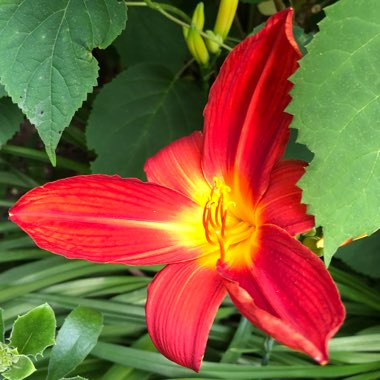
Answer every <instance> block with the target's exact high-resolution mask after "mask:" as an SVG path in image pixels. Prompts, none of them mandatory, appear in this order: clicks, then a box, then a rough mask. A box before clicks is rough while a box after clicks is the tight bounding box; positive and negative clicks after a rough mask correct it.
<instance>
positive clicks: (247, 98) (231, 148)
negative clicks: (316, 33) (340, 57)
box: [202, 9, 301, 203]
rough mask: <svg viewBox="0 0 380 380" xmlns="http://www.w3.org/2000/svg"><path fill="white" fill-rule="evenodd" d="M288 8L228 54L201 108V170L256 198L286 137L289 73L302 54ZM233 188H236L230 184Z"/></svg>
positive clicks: (264, 187) (287, 131)
mask: <svg viewBox="0 0 380 380" xmlns="http://www.w3.org/2000/svg"><path fill="white" fill-rule="evenodd" d="M292 15H293V12H292V10H291V9H288V10H285V11H283V12H280V13H277V14H276V15H274V16H272V17H271V18H270V19H269V20H268V22H267V24H266V26H265V27H264V29H263V30H261V31H260V32H259V33H258V34H256V35H255V36H252V37H249V38H247V39H246V40H244V41H243V42H242V43H241V44H240V45H238V46H237V47H236V48H235V49H234V50H233V51H232V52H231V53H230V55H229V56H228V57H227V59H226V61H225V62H224V64H223V66H222V68H221V70H220V73H219V75H218V78H217V79H216V81H215V83H214V85H213V86H212V89H211V91H210V95H209V100H208V103H207V106H206V109H205V143H204V157H203V162H202V165H203V170H204V172H205V175H206V177H207V178H208V179H209V180H211V179H212V177H213V176H215V175H217V176H219V175H223V176H224V178H230V175H231V172H232V171H234V172H235V173H236V178H235V179H234V181H235V182H236V184H237V185H239V186H240V187H241V191H242V192H243V193H248V194H250V195H251V197H252V198H253V203H255V202H257V201H258V200H259V198H260V197H261V195H262V194H263V193H264V191H265V190H266V188H267V186H268V183H269V178H270V172H271V170H272V168H273V165H274V164H275V163H276V161H277V160H279V158H280V157H281V156H282V154H283V152H284V149H285V145H286V143H287V141H288V137H289V130H288V126H289V123H290V121H291V116H290V115H289V114H286V113H284V109H285V106H286V105H287V104H288V102H289V100H290V96H289V95H288V93H289V91H290V89H291V83H290V82H289V81H288V80H287V79H288V77H289V76H290V75H291V74H292V73H293V72H294V71H295V70H296V68H297V60H298V59H299V58H300V57H301V53H300V51H299V49H298V47H297V44H296V42H295V41H294V38H293V36H292ZM236 184H234V185H233V187H235V185H236Z"/></svg>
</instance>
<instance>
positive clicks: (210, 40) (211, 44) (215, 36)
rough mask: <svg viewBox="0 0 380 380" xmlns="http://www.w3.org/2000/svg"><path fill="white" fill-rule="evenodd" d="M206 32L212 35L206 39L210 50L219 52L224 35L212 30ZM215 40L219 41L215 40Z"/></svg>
mask: <svg viewBox="0 0 380 380" xmlns="http://www.w3.org/2000/svg"><path fill="white" fill-rule="evenodd" d="M206 34H207V35H208V36H210V37H211V38H206V39H205V43H206V46H207V49H208V51H209V52H211V53H214V54H216V53H219V51H220V44H221V43H222V42H223V40H222V36H220V35H219V34H215V33H214V32H213V31H212V30H206ZM215 40H216V41H218V42H219V43H218V42H215Z"/></svg>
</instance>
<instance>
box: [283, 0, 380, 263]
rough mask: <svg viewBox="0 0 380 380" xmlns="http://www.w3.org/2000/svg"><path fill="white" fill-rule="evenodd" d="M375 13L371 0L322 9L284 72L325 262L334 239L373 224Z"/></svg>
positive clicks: (378, 130) (378, 91)
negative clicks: (315, 29)
mask: <svg viewBox="0 0 380 380" xmlns="http://www.w3.org/2000/svg"><path fill="white" fill-rule="evenodd" d="M379 14H380V1H378V0H345V1H340V2H338V3H336V4H334V5H333V6H331V7H328V8H326V18H325V19H324V20H323V21H322V22H321V23H320V32H319V33H318V34H317V35H316V37H314V39H313V41H312V42H311V43H310V44H309V45H308V54H307V55H306V56H305V57H304V58H303V59H302V60H301V62H300V63H301V67H300V69H299V70H298V71H297V73H296V74H295V75H294V76H293V77H292V78H291V80H292V81H293V82H294V83H295V87H294V90H293V91H292V97H293V101H292V103H291V105H290V107H289V108H288V109H287V111H288V112H290V113H292V114H294V115H295V117H294V119H293V123H292V128H297V129H298V132H299V137H298V141H299V142H301V143H303V144H305V145H306V146H307V147H308V148H309V149H310V150H311V151H312V152H313V153H314V155H315V157H314V159H313V161H312V162H311V165H310V166H309V167H308V168H307V171H306V174H305V175H304V177H303V178H302V179H301V181H300V182H299V186H300V187H301V188H302V189H303V202H304V203H306V204H308V212H309V213H311V214H313V215H315V218H316V225H321V226H323V228H324V235H325V261H326V264H329V262H330V260H331V257H332V256H333V254H334V252H335V251H336V249H337V248H338V246H339V245H340V244H341V243H343V242H344V241H346V240H347V239H349V238H351V237H356V236H358V235H361V234H363V233H368V234H371V233H373V232H374V231H375V230H377V229H378V228H379V226H380V212H379V210H380V197H379V186H380V154H379V146H380V71H379V64H380V49H379V46H380V17H379Z"/></svg>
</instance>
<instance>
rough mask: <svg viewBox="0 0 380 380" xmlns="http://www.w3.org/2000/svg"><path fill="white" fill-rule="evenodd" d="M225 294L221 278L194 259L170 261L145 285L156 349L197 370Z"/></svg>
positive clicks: (213, 270) (150, 328) (150, 331)
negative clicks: (173, 262) (172, 262)
mask: <svg viewBox="0 0 380 380" xmlns="http://www.w3.org/2000/svg"><path fill="white" fill-rule="evenodd" d="M225 295H226V290H225V288H224V286H223V280H222V278H221V277H220V276H219V275H218V273H217V272H216V271H215V269H211V268H210V267H209V266H202V265H200V264H199V263H198V262H197V261H190V262H186V263H179V264H170V265H168V266H167V267H165V268H164V269H163V270H162V271H161V272H159V273H158V274H157V275H156V277H155V278H154V280H153V282H152V283H151V284H150V285H149V288H148V300H147V303H146V318H147V325H148V330H149V334H150V336H151V338H152V340H153V343H154V344H155V345H156V347H157V348H158V350H159V351H160V352H161V353H162V354H163V355H165V356H166V357H167V358H169V359H170V360H173V361H175V362H176V363H178V364H180V365H182V366H185V367H188V368H192V369H193V370H195V371H199V368H200V366H201V362H202V358H203V354H204V351H205V347H206V343H207V338H208V334H209V331H210V328H211V325H212V322H213V320H214V317H215V314H216V312H217V310H218V308H219V305H220V304H221V302H222V301H223V298H224V297H225Z"/></svg>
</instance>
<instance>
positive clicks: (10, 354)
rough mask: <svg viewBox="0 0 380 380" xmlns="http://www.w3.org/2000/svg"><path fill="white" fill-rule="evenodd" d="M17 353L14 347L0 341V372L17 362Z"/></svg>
mask: <svg viewBox="0 0 380 380" xmlns="http://www.w3.org/2000/svg"><path fill="white" fill-rule="evenodd" d="M18 358H19V354H18V352H17V349H16V348H12V347H9V346H8V345H7V344H4V343H2V342H0V373H2V372H4V371H6V370H7V369H8V368H10V367H11V366H12V365H13V364H14V363H16V362H17V360H18Z"/></svg>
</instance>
